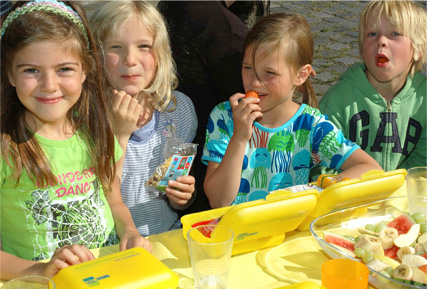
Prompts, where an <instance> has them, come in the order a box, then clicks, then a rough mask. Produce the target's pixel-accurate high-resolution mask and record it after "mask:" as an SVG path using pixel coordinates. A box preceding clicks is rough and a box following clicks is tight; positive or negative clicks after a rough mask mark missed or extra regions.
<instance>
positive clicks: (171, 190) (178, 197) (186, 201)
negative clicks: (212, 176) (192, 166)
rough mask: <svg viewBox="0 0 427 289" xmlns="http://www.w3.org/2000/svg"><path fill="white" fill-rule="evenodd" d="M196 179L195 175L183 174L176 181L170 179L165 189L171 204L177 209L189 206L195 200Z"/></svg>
mask: <svg viewBox="0 0 427 289" xmlns="http://www.w3.org/2000/svg"><path fill="white" fill-rule="evenodd" d="M195 183H196V180H195V179H194V177H193V176H190V175H188V176H181V177H178V178H177V179H176V181H172V180H170V181H169V182H168V187H167V188H166V189H165V192H166V196H167V197H168V199H169V203H170V204H171V206H172V207H173V208H175V209H177V210H184V209H186V208H188V207H189V206H190V205H191V204H192V203H193V202H194V198H195V196H196V194H195V193H194V184H195Z"/></svg>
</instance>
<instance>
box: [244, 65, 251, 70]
mask: <svg viewBox="0 0 427 289" xmlns="http://www.w3.org/2000/svg"><path fill="white" fill-rule="evenodd" d="M243 69H245V70H250V69H252V67H251V66H248V65H244V66H243Z"/></svg>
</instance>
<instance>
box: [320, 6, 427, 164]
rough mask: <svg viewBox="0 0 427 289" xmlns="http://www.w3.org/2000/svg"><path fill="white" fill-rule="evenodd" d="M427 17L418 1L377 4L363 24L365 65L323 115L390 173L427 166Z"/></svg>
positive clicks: (342, 83)
mask: <svg viewBox="0 0 427 289" xmlns="http://www.w3.org/2000/svg"><path fill="white" fill-rule="evenodd" d="M426 50H427V13H426V10H425V9H424V8H422V7H421V6H420V5H418V4H417V3H415V2H412V1H371V2H369V3H368V4H367V5H366V7H365V9H364V10H363V12H362V15H361V18H360V22H359V51H360V54H361V56H362V59H363V63H359V64H355V65H354V66H352V67H350V68H349V69H348V70H347V71H346V72H344V73H343V74H342V75H341V76H340V79H339V82H338V83H337V84H336V85H334V86H333V87H331V88H330V89H329V90H328V92H327V93H326V94H325V96H324V97H323V98H322V100H321V101H320V103H319V108H320V110H321V112H322V113H324V114H326V115H328V117H329V119H330V120H331V121H332V122H333V123H334V124H335V125H336V126H337V127H338V128H339V129H341V130H342V131H343V133H344V136H345V137H346V138H347V139H350V140H351V141H353V142H355V143H357V144H358V145H360V146H361V148H362V149H363V150H365V151H366V152H367V153H368V154H369V155H371V156H372V157H373V158H374V159H375V160H377V161H378V163H379V164H380V165H381V166H382V168H383V169H384V171H391V170H395V169H399V168H404V169H408V168H411V167H415V166H427V153H426V151H427V143H426V115H427V103H426V86H427V85H426V76H424V75H423V74H422V73H421V72H420V70H421V69H422V67H423V66H424V65H425V64H426Z"/></svg>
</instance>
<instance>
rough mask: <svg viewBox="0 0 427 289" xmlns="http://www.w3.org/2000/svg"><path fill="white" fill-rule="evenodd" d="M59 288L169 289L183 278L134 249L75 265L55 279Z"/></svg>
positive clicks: (65, 269) (151, 256) (63, 270)
mask: <svg viewBox="0 0 427 289" xmlns="http://www.w3.org/2000/svg"><path fill="white" fill-rule="evenodd" d="M53 281H54V282H55V284H56V288H57V289H87V288H92V287H93V288H97V289H113V288H114V289H140V288H144V289H169V288H177V286H178V281H179V278H178V276H177V275H176V274H175V273H174V272H172V270H170V269H169V268H168V267H166V265H164V264H163V263H162V262H161V261H160V260H158V259H157V258H156V257H154V256H153V255H152V254H150V253H149V252H148V251H147V250H145V249H142V248H132V249H128V250H125V251H121V252H117V253H113V254H110V255H107V256H104V257H101V258H98V259H95V260H91V261H87V262H84V263H81V264H77V265H73V266H70V267H67V268H64V269H62V270H60V271H59V273H58V274H56V275H55V276H54V277H53Z"/></svg>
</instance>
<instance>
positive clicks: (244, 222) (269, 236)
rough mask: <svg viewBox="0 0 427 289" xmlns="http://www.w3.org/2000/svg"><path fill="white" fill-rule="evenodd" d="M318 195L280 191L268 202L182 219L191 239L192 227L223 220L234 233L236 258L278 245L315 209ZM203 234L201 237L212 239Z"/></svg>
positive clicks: (311, 192)
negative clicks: (241, 254)
mask: <svg viewBox="0 0 427 289" xmlns="http://www.w3.org/2000/svg"><path fill="white" fill-rule="evenodd" d="M317 196H318V191H317V190H307V191H303V192H298V193H293V192H289V191H286V190H279V191H275V192H274V193H272V194H269V195H267V197H266V199H260V200H255V201H250V202H246V203H242V204H238V205H234V206H228V207H223V208H219V209H212V210H208V211H203V212H198V213H193V214H188V215H185V216H183V217H182V218H181V222H182V224H183V235H184V238H185V239H187V232H188V231H189V230H190V229H191V228H192V227H194V226H196V225H197V224H200V223H206V221H208V220H216V219H219V218H220V220H219V222H218V225H222V226H226V227H228V228H230V229H232V230H233V232H234V242H233V253H232V254H233V255H236V254H240V253H245V252H249V251H254V250H259V249H261V248H265V247H270V246H275V245H278V244H280V243H282V242H283V240H284V238H285V233H286V232H291V231H294V230H295V229H296V228H297V227H298V225H299V224H300V223H301V222H302V221H303V220H304V219H305V218H306V217H307V215H308V214H309V213H310V212H311V211H312V210H313V209H314V207H315V206H316V203H317ZM200 234H201V236H199V237H200V238H208V237H206V236H203V235H202V233H200ZM212 234H215V230H213V231H212Z"/></svg>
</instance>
